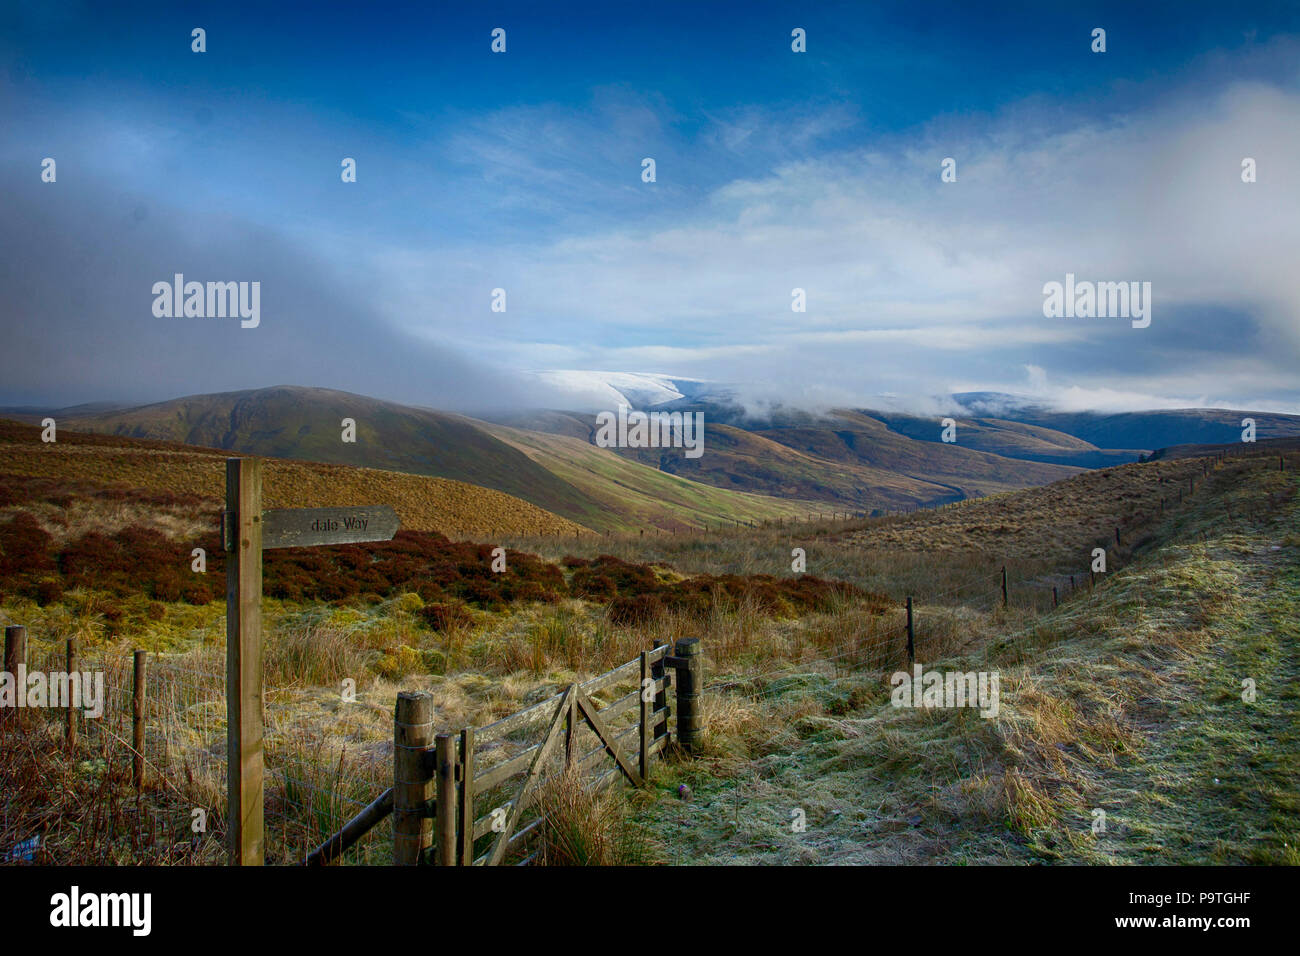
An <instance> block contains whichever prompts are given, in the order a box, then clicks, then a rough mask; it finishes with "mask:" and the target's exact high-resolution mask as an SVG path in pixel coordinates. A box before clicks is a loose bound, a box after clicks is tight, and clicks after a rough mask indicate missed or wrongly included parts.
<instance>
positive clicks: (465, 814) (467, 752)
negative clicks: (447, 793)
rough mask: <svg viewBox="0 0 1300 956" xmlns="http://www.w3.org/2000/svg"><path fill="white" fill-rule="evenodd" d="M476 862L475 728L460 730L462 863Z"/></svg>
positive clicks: (462, 864) (463, 864)
mask: <svg viewBox="0 0 1300 956" xmlns="http://www.w3.org/2000/svg"><path fill="white" fill-rule="evenodd" d="M473 862H474V728H473V727H466V728H465V729H464V730H462V731H461V732H460V865H461V866H470V865H471V864H473Z"/></svg>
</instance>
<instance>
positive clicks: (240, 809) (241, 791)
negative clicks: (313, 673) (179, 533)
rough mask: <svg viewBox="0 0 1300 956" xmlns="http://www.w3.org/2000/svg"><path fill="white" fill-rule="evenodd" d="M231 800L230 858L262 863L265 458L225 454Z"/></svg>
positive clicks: (228, 778)
mask: <svg viewBox="0 0 1300 956" xmlns="http://www.w3.org/2000/svg"><path fill="white" fill-rule="evenodd" d="M226 510H227V511H228V512H229V515H228V517H227V518H226V519H225V520H226V522H227V525H226V527H227V529H228V530H229V533H230V540H229V541H228V543H227V546H228V547H229V549H230V551H229V557H228V560H227V562H226V799H227V806H228V814H227V815H228V819H229V823H228V827H229V841H230V847H229V850H230V862H231V863H232V864H234V865H236V866H261V865H262V861H263V856H264V853H265V838H264V834H263V827H262V793H263V785H264V784H263V774H264V767H263V753H262V463H261V462H260V461H259V460H257V459H256V458H227V459H226Z"/></svg>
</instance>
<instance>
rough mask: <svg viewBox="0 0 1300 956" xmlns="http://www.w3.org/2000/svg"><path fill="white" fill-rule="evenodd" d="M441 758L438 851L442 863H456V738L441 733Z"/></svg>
mask: <svg viewBox="0 0 1300 956" xmlns="http://www.w3.org/2000/svg"><path fill="white" fill-rule="evenodd" d="M435 741H436V742H435V745H434V753H435V755H436V759H437V775H438V776H437V797H436V799H437V814H438V826H437V852H438V866H455V865H456V738H455V737H453V736H452V735H451V734H438V736H437V737H436V738H435Z"/></svg>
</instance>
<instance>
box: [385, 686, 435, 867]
mask: <svg viewBox="0 0 1300 956" xmlns="http://www.w3.org/2000/svg"><path fill="white" fill-rule="evenodd" d="M431 743H433V695H432V694H430V693H429V692H428V691H410V690H404V691H402V692H401V693H400V694H398V695H397V705H396V706H395V707H394V708H393V863H394V864H395V865H397V866H415V865H417V864H419V863H422V862H423V860H424V852H425V850H427V849H428V848H429V844H430V842H431V838H432V836H433V821H432V820H430V819H429V801H430V800H432V799H433V794H434V782H433V773H432V770H431V766H432V765H431V762H430V761H429V760H428V759H426V757H425V754H426V753H427V752H428V749H429V745H430V744H431Z"/></svg>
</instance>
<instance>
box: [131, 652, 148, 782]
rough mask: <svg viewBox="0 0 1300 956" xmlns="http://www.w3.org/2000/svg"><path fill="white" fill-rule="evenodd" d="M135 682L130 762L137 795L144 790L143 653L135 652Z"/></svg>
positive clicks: (132, 697) (132, 692)
mask: <svg viewBox="0 0 1300 956" xmlns="http://www.w3.org/2000/svg"><path fill="white" fill-rule="evenodd" d="M132 657H133V658H134V664H135V682H134V683H133V684H132V687H131V748H132V750H134V751H135V753H134V754H133V755H132V762H131V782H132V783H134V784H135V792H136V793H137V794H138V793H140V791H142V790H143V789H144V693H145V690H144V682H145V670H144V668H145V663H146V658H145V652H144V651H136V652H135V653H134V654H133V655H132Z"/></svg>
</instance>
